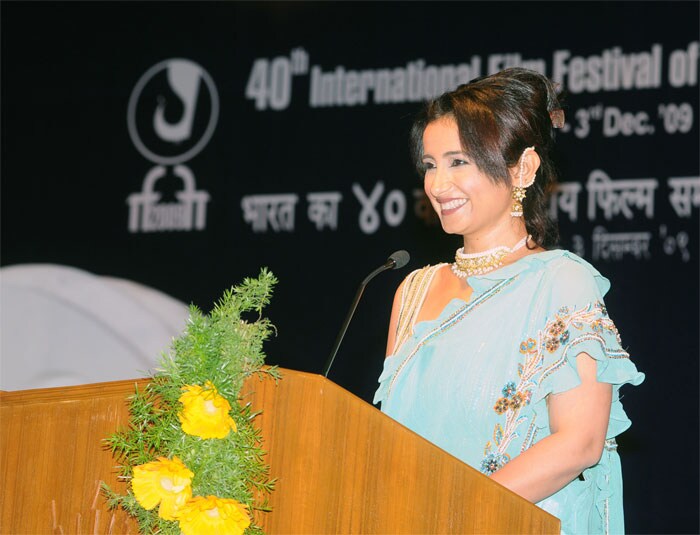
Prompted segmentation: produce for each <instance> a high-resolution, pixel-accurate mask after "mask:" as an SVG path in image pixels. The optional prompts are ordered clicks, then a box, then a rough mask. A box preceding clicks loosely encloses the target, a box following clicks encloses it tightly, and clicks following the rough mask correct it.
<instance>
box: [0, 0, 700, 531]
mask: <svg viewBox="0 0 700 535" xmlns="http://www.w3.org/2000/svg"><path fill="white" fill-rule="evenodd" d="M0 9H1V10H2V37H1V38H2V43H1V44H2V131H1V135H2V169H1V170H2V265H12V264H17V263H28V262H52V263H60V264H67V265H71V266H76V267H79V268H82V269H85V270H88V271H92V272H95V273H98V274H106V275H112V276H118V277H124V278H128V279H133V280H136V281H139V282H141V283H144V284H147V285H150V286H153V287H155V288H158V289H160V290H162V291H165V292H167V293H169V294H171V295H173V296H175V297H177V298H179V299H181V300H183V301H185V302H192V303H195V304H197V305H198V306H200V307H201V308H203V309H205V310H206V309H208V308H210V306H211V304H212V303H213V302H214V301H215V300H216V299H218V297H219V296H220V294H221V293H222V291H223V290H224V289H225V288H226V287H228V286H230V285H232V284H234V283H237V282H239V281H240V280H241V279H242V278H243V277H245V276H251V275H256V274H257V272H258V270H259V268H260V267H261V266H268V267H269V268H270V269H271V270H272V271H273V272H274V273H275V274H276V275H277V276H278V277H279V279H280V283H279V285H278V288H277V290H276V293H275V296H274V299H273V303H272V304H271V305H270V307H269V309H268V311H267V312H268V316H269V317H270V318H271V319H272V321H273V322H274V323H275V324H276V326H277V328H278V335H277V337H276V338H274V339H273V340H271V341H270V342H269V343H268V344H267V346H266V348H267V354H268V361H269V362H270V363H277V364H280V365H282V366H285V367H289V368H294V369H300V370H307V371H320V370H321V368H322V366H323V364H324V362H325V360H326V357H327V356H328V352H329V351H330V348H331V346H332V344H333V341H334V339H335V335H336V333H337V331H338V329H339V327H340V324H341V322H342V320H343V318H344V316H345V313H346V311H347V307H348V305H349V303H350V301H351V299H352V296H353V294H354V292H355V288H356V286H357V284H358V283H359V281H360V280H361V279H362V277H364V275H365V274H366V273H367V272H369V271H370V270H371V269H373V268H374V267H376V266H377V265H379V264H381V263H382V262H383V261H384V260H385V258H386V257H387V256H388V255H389V254H390V253H391V252H392V251H394V250H396V249H401V248H405V249H407V250H409V251H410V253H411V255H412V260H411V263H410V264H409V266H408V267H409V268H411V269H413V268H416V267H420V266H422V265H425V264H427V263H434V262H437V261H444V260H449V258H450V257H451V255H452V253H453V250H454V249H455V248H456V247H457V246H458V242H457V240H456V239H455V238H454V237H446V236H443V235H442V234H441V232H440V230H439V227H437V226H435V221H434V217H431V214H430V213H429V212H424V211H422V208H424V206H423V205H422V204H421V198H420V197H419V196H416V193H415V191H416V190H418V191H420V187H421V185H420V182H419V180H418V178H417V177H416V175H415V174H414V173H413V171H412V170H411V166H410V162H409V158H408V150H407V134H408V129H409V125H410V120H411V115H412V114H413V113H414V112H415V110H416V109H417V108H418V105H419V104H418V101H420V100H421V99H422V98H424V97H425V96H428V95H430V94H431V92H433V93H434V92H435V91H438V90H439V88H440V87H442V84H443V83H444V84H447V86H450V84H452V85H454V84H456V83H458V82H460V81H466V80H467V79H469V78H471V77H473V76H476V75H483V74H487V73H488V72H491V71H492V70H494V69H498V68H502V67H505V66H510V65H513V64H523V62H526V63H525V65H526V66H528V65H529V66H534V67H536V68H540V69H543V70H544V72H545V73H546V74H547V75H548V76H550V77H554V78H556V79H557V80H558V81H559V82H561V83H562V86H563V87H564V88H565V89H566V90H568V92H569V97H568V107H567V109H566V111H567V123H568V124H567V128H566V129H565V131H563V132H561V133H560V135H559V141H558V151H559V152H558V155H557V158H558V163H559V167H560V171H561V182H562V183H564V186H563V188H562V190H561V193H560V195H559V197H558V199H559V205H558V206H559V208H558V210H556V214H557V216H558V219H559V221H560V228H561V234H562V238H561V244H562V246H563V247H566V248H569V249H572V250H574V251H576V252H578V253H579V254H582V255H583V256H584V257H585V258H587V259H588V260H589V261H591V262H592V263H593V264H594V265H595V266H596V267H597V268H598V269H599V270H600V271H601V272H602V273H603V274H604V275H606V276H607V277H609V278H610V279H611V280H612V283H613V287H612V290H611V292H610V293H609V294H608V296H607V298H606V301H607V304H608V309H609V310H610V313H611V316H612V317H613V318H614V319H615V321H616V323H617V326H618V328H619V329H620V332H621V333H622V336H623V343H624V344H625V346H626V347H627V348H628V350H629V351H630V353H631V354H632V357H633V359H634V360H635V362H636V363H637V365H638V367H639V369H640V370H641V371H644V372H645V373H646V374H647V379H646V382H645V383H644V384H643V385H642V386H640V387H638V388H627V389H626V390H623V394H624V395H625V396H626V399H625V408H626V410H627V412H628V414H629V415H630V417H631V419H632V420H633V422H634V423H633V426H632V428H631V430H630V431H628V432H627V433H625V434H624V435H623V436H622V438H621V440H620V443H621V446H620V449H621V452H622V457H623V470H624V474H625V482H626V487H625V502H626V512H627V526H628V530H629V531H630V532H632V533H681V532H683V533H697V532H698V506H697V504H698V371H699V370H698V357H699V346H698V323H699V314H698V308H699V307H698V305H699V300H698V295H699V284H698V278H699V277H698V234H699V233H698V212H699V211H700V209H699V205H700V193H699V192H700V182H699V181H700V178H698V176H699V169H698V145H699V143H698V126H697V122H698V117H697V115H698V112H699V111H700V109H699V108H698V81H697V80H698V78H697V76H698V74H697V70H698V17H699V12H698V3H697V2H662V3H657V2H622V3H615V2H572V3H564V2H559V3H552V2H544V3H533V2H520V3H507V2H494V3H481V2H465V3H456V2H447V3H425V4H424V3H418V2H411V3H399V2H391V3H350V2H347V3H345V2H343V3H322V2H321V3H317V2H309V3H306V2H304V3H294V2H284V3H262V2H261V3H237V2H227V3H223V2H222V3H205V2H198V3H194V4H190V3H187V2H177V3H167V2H148V3H130V2H118V3H107V2H95V3H85V2H75V3H73V2H69V3H59V2H55V3H38V2H28V3H18V2H17V3H16V2H3V3H2V4H1V5H0ZM178 73H179V74H178ZM183 73H184V74H183ZM188 73H189V74H188ZM193 73H194V74H193ZM169 75H172V76H173V78H168V76H169ZM173 80H175V81H173ZM187 80H189V81H192V80H195V81H196V82H197V84H198V85H195V86H192V85H190V86H188V85H187ZM193 87H196V88H198V91H194V90H193ZM130 99H131V100H132V104H133V106H134V109H133V111H134V113H133V114H132V118H133V125H134V132H132V133H131V134H130V130H129V126H128V125H129V120H128V116H129V103H130ZM158 103H161V104H164V105H165V107H164V119H165V121H164V124H165V127H163V126H162V125H161V126H160V127H157V126H156V127H154V122H153V117H154V113H155V112H156V109H157V106H158ZM189 111H192V112H193V115H192V116H191V121H189V122H188V119H187V113H188V112H189ZM183 118H184V119H183ZM181 120H182V121H181ZM176 123H181V124H180V126H183V125H184V130H182V129H181V130H179V131H176V130H172V129H169V128H168V127H167V124H170V125H173V124H176ZM168 132H169V133H168ZM183 132H184V133H183ZM134 133H136V136H134V135H132V134H134ZM139 140H141V141H142V142H143V146H144V147H145V148H146V149H147V150H148V151H150V152H147V151H146V150H143V151H142V150H139V148H138V143H139ZM202 140H203V141H202ZM200 141H201V142H200ZM198 142H199V143H200V144H199V145H197V143H198ZM188 151H189V154H188ZM178 165H179V166H182V167H177V166H178ZM188 171H189V172H188ZM161 172H162V174H163V176H162V177H160V178H159V179H158V180H156V181H155V185H154V190H155V191H157V192H160V195H161V198H160V199H159V203H160V205H161V206H160V208H159V207H158V206H155V207H151V208H150V210H151V212H150V213H151V215H150V216H149V217H147V218H146V223H145V224H144V222H143V220H142V218H141V215H142V214H143V213H144V210H146V209H147V208H144V207H143V206H142V205H141V204H139V203H138V202H137V201H138V194H139V192H141V191H142V189H143V188H144V184H145V182H147V178H146V177H147V175H149V174H151V175H152V177H151V181H152V180H153V178H154V177H158V176H159V175H158V173H161ZM153 173H155V174H153ZM185 175H188V176H189V180H190V181H191V182H193V186H194V188H195V189H196V191H199V192H200V193H201V195H203V196H204V197H207V199H206V200H204V201H200V203H199V205H197V203H196V202H195V203H194V205H193V204H190V205H188V204H187V203H186V200H187V197H186V196H185V197H183V196H182V194H181V191H182V190H183V184H184V183H185V182H186V181H187V180H188V178H183V177H185ZM606 179H609V180H611V181H612V182H606ZM601 184H602V185H603V186H605V185H606V184H607V186H608V187H604V188H603V189H602V190H596V186H600V185H601ZM684 185H685V186H687V187H685V186H684ZM684 187H685V189H684ZM329 192H330V193H331V195H330V196H326V197H325V199H326V202H325V203H323V202H321V203H320V204H319V202H317V201H314V197H313V196H311V198H309V194H314V193H329ZM178 193H180V196H178ZM282 194H285V195H291V197H289V196H287V197H280V195H282ZM693 195H694V197H693ZM130 196H131V197H130ZM266 196H267V197H266ZM294 196H295V197H294ZM129 198H131V204H129V201H128V199H129ZM290 199H292V201H291V202H290ZM338 199H340V200H338ZM567 201H569V202H567ZM177 203H179V208H178V205H177ZM243 204H246V206H247V207H248V213H246V210H244V208H243ZM166 205H169V206H166ZM312 206H313V207H314V209H315V208H319V207H320V208H326V209H327V208H329V207H330V208H332V207H334V206H335V207H336V208H337V213H336V214H335V215H336V216H337V219H336V220H334V219H333V217H332V216H333V212H332V211H331V212H323V211H321V212H318V213H319V214H321V215H324V214H325V215H326V216H329V215H330V217H328V218H326V219H318V222H319V223H318V225H319V226H317V224H316V223H315V222H314V221H316V220H315V219H314V218H313V217H310V215H309V208H310V207H312ZM255 207H257V208H258V209H260V208H261V207H268V209H269V210H268V212H267V213H266V217H265V218H263V219H260V220H258V221H257V222H254V221H253V210H254V208H255ZM138 210H141V211H138ZM270 210H271V211H270ZM183 214H184V215H183ZM187 214H189V215H190V216H191V217H190V219H189V220H188V219H187ZM149 225H150V226H149ZM406 273H407V270H404V271H403V272H390V273H388V274H384V275H382V276H381V279H377V280H375V281H374V282H372V283H371V285H370V287H369V288H368V290H367V292H366V295H365V298H364V300H363V302H362V303H361V305H360V307H359V309H358V312H357V315H356V318H355V321H354V323H353V324H352V326H351V328H350V330H349V331H348V334H347V337H346V342H345V344H344V345H343V347H342V348H341V351H340V353H339V356H338V360H337V363H336V366H335V368H334V369H333V371H332V372H331V378H332V379H333V380H335V381H336V382H338V383H339V384H340V385H342V386H344V387H346V388H347V389H349V390H350V391H352V392H354V393H356V394H357V395H359V396H361V397H363V398H365V399H367V400H368V401H369V400H371V397H372V393H373V390H374V386H375V384H376V378H377V376H378V374H379V372H380V369H381V365H382V357H383V352H384V344H385V340H386V326H387V323H388V318H389V312H390V305H391V299H392V295H393V292H394V289H395V288H396V286H397V285H398V283H399V282H400V280H401V278H402V277H403V276H404V275H405V274H406ZM504 314H505V311H504ZM3 358H8V356H5V355H3Z"/></svg>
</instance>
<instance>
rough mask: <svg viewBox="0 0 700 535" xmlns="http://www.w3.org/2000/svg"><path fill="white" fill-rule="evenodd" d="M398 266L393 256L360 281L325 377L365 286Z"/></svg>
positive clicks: (327, 363)
mask: <svg viewBox="0 0 700 535" xmlns="http://www.w3.org/2000/svg"><path fill="white" fill-rule="evenodd" d="M404 264H405V262H404ZM396 267H397V266H396V260H395V259H394V258H393V256H392V257H390V258H389V259H388V260H387V261H386V263H385V264H384V265H382V266H379V267H378V268H377V269H375V270H374V271H373V272H372V273H370V274H369V275H367V276H366V277H365V279H364V280H363V281H362V282H361V283H360V286H358V288H357V293H356V294H355V299H353V301H352V305H350V310H349V311H348V315H347V316H346V317H345V321H344V322H343V326H342V327H341V328H340V332H339V333H338V337H337V338H336V339H335V344H333V349H332V350H331V356H330V357H328V361H327V362H326V365H325V366H324V368H323V376H324V377H328V372H329V371H330V370H331V366H333V361H334V360H335V355H336V354H337V353H338V348H339V347H340V344H341V342H342V341H343V337H344V336H345V331H347V330H348V326H349V325H350V321H351V320H352V317H353V315H354V314H355V309H356V308H357V305H358V303H359V302H360V298H361V297H362V293H363V292H364V291H365V286H367V283H369V281H371V280H372V279H373V278H374V277H376V276H377V275H379V274H380V273H381V272H382V271H386V270H388V269H394V268H396Z"/></svg>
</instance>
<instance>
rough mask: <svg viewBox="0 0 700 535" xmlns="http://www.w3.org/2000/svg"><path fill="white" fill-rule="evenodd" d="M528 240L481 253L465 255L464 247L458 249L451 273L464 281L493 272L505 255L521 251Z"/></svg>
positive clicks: (527, 237) (501, 262)
mask: <svg viewBox="0 0 700 535" xmlns="http://www.w3.org/2000/svg"><path fill="white" fill-rule="evenodd" d="M529 238H530V236H525V237H524V238H523V239H522V240H520V241H519V242H518V243H516V244H515V245H514V246H513V247H506V246H505V245H499V246H498V247H494V248H493V249H489V250H488V251H483V252H481V253H465V252H464V247H460V248H459V249H457V252H456V253H455V261H454V264H452V266H451V267H452V273H454V274H455V275H456V276H457V277H459V278H460V279H466V278H467V277H471V276H472V275H483V274H484V273H488V272H489V271H493V270H494V269H496V268H498V267H500V266H501V265H502V264H503V259H504V258H505V257H506V256H507V255H509V254H510V253H514V252H515V251H517V250H518V249H521V248H522V247H523V246H524V245H525V244H526V243H527V240H528V239H529Z"/></svg>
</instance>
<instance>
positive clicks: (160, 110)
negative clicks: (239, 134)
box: [127, 59, 219, 232]
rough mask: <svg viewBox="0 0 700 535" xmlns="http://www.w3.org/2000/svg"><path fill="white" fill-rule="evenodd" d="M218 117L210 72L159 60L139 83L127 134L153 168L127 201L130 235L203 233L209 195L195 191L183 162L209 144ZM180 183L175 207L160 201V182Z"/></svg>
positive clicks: (184, 62) (190, 64) (182, 61)
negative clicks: (169, 177) (169, 179)
mask: <svg viewBox="0 0 700 535" xmlns="http://www.w3.org/2000/svg"><path fill="white" fill-rule="evenodd" d="M218 117H219V96H218V93H217V91H216V86H215V85H214V81H213V80H212V78H211V76H209V73H207V72H206V71H205V70H204V69H203V68H202V67H200V66H199V65H197V64H196V63H194V62H192V61H189V60H186V59H168V60H165V61H161V62H160V63H158V64H157V65H154V66H153V67H151V68H150V69H148V70H147V71H146V73H145V74H144V75H143V76H142V77H141V78H140V79H139V81H138V82H137V83H136V87H134V90H133V92H132V93H131V98H130V99H129V110H128V114H127V123H128V126H129V135H130V136H131V140H132V141H133V143H134V145H135V146H136V148H137V149H138V151H139V152H140V153H141V154H142V155H143V156H144V157H145V158H146V159H148V160H150V161H151V162H153V163H154V164H155V166H154V167H152V168H151V169H150V170H149V171H148V173H146V177H145V178H144V181H143V187H142V189H141V191H140V192H138V193H132V194H131V195H129V197H128V198H127V203H128V205H129V231H130V232H160V231H170V230H183V231H188V230H203V229H204V228H205V226H206V205H207V202H208V201H209V193H207V192H206V191H203V190H197V189H196V185H195V179H194V174H193V173H192V171H191V170H190V168H189V167H187V166H186V165H184V164H185V162H187V161H188V160H191V159H192V158H193V157H194V156H196V155H197V154H198V153H199V152H200V151H201V150H202V149H203V148H204V147H205V146H206V145H207V143H208V142H209V139H211V136H212V134H213V133H214V129H215V128H216V122H217V120H218ZM171 166H172V173H173V175H175V176H176V177H178V178H179V179H180V180H181V181H182V186H183V188H182V190H180V191H177V192H176V193H175V198H176V199H177V202H159V201H160V200H161V198H162V196H163V195H162V193H160V192H159V191H158V190H157V189H156V182H157V181H158V180H159V179H160V178H162V177H164V176H165V175H166V174H167V173H168V167H171Z"/></svg>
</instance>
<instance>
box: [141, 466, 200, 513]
mask: <svg viewBox="0 0 700 535" xmlns="http://www.w3.org/2000/svg"><path fill="white" fill-rule="evenodd" d="M192 477H194V474H193V473H192V472H190V471H189V470H188V469H187V467H186V466H185V465H184V464H182V461H181V460H180V459H179V458H178V457H173V458H172V460H170V459H167V458H165V457H158V460H157V461H153V462H150V463H146V464H142V465H140V466H134V477H133V479H132V480H131V488H132V489H133V490H134V496H135V497H136V500H138V502H139V503H140V504H141V505H142V506H143V507H144V508H145V509H148V510H151V509H153V508H154V507H155V506H156V505H158V504H159V503H160V509H158V516H159V517H161V518H164V519H165V520H175V516H174V515H175V513H176V512H177V510H178V509H179V508H180V507H182V506H183V505H184V504H185V502H187V500H189V499H190V498H191V497H192V487H191V486H190V483H191V482H192Z"/></svg>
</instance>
